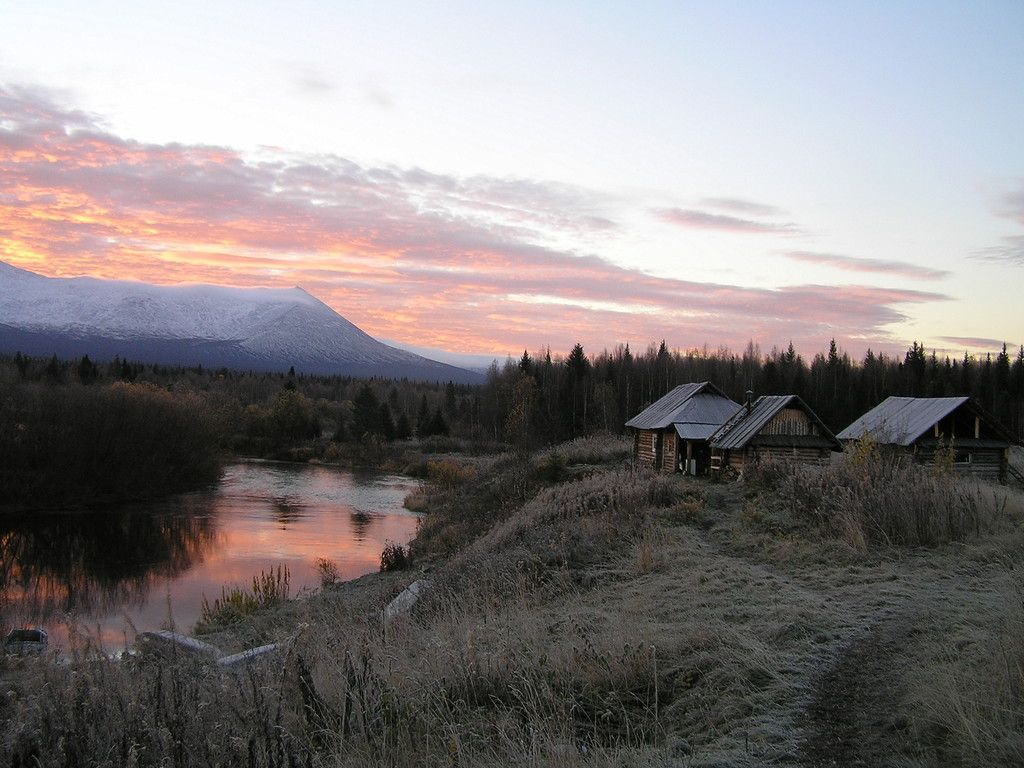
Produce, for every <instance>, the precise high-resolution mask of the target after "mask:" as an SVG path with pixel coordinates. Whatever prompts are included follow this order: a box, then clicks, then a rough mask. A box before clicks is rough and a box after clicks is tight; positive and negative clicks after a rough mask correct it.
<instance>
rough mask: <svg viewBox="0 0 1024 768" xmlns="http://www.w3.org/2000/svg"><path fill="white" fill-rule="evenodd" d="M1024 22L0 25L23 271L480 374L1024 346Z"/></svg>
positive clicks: (658, 10) (836, 14) (398, 6)
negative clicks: (111, 283) (211, 286)
mask: <svg viewBox="0 0 1024 768" xmlns="http://www.w3.org/2000/svg"><path fill="white" fill-rule="evenodd" d="M1022 41H1024V3H1021V2H1020V1H1019V0H1013V1H1011V2H1005V3H997V2H965V3H945V2H940V3H935V2H928V3H924V2H922V3H910V2H908V3H899V4H893V3H889V2H879V3H867V2H856V3H849V4H846V5H845V7H844V6H842V5H841V4H839V3H820V2H819V3H786V2H778V3H775V2H773V3H726V2H704V3H685V2H670V3H589V2H588V3H550V2H544V3H531V2H521V3H507V4H502V5H498V4H492V3H486V2H479V0H478V1H477V2H466V3H459V2H451V3H443V4H438V3H395V2H381V1H380V0H377V1H376V2H366V3H354V2H353V3H347V2H345V3H334V2H323V3H314V2H289V3H259V2H246V3H241V2H239V3H228V2H214V1H212V0H207V1H206V2H202V3H192V2H188V1H187V0H178V1H177V2H174V3H167V4H163V3H155V2H154V3H148V2H147V3H145V4H139V5H137V6H133V5H125V4H123V3H104V2H90V3H61V2H45V3H42V2H38V0H34V1H33V2H5V3H2V4H0V260H3V261H7V262H9V263H11V264H14V265H16V266H19V267H24V268H27V269H30V270H33V271H35V272H39V273H42V274H45V275H51V276H57V275H59V276H71V275H95V276H99V277H117V278H130V279H138V280H145V281H148V282H156V283H174V282H182V281H191V282H211V283H218V284H229V285H246V286H249V285H269V286H281V287H290V286H293V285H299V286H301V287H303V288H305V289H306V290H308V291H309V292H310V293H312V294H314V295H315V296H317V297H319V298H320V299H322V300H323V301H325V302H326V303H328V304H329V305H330V306H332V307H333V308H334V309H336V310H337V311H339V312H340V313H341V314H343V315H344V316H345V317H347V318H348V319H350V320H352V321H353V322H355V323H356V324H357V325H359V326H360V327H362V328H363V329H364V330H366V331H367V332H369V333H371V334H372V335H374V336H376V337H378V338H383V339H387V340H391V341H394V342H400V343H402V344H407V345H416V346H418V347H421V348H429V349H443V350H448V351H453V352H460V353H476V354H484V355H498V356H504V355H505V354H519V353H521V351H522V350H523V349H524V348H527V349H530V350H536V349H538V348H540V347H542V346H544V345H551V347H552V348H553V350H554V351H556V352H565V351H567V350H568V348H569V347H570V346H571V345H572V344H573V343H574V342H576V341H581V342H583V344H584V345H585V346H586V348H587V349H588V351H592V352H595V351H598V350H599V349H601V348H605V347H609V348H610V347H613V346H615V345H616V344H618V343H622V342H629V343H631V344H632V345H633V346H634V347H641V348H642V347H645V346H646V345H647V344H648V343H649V342H650V341H652V340H655V341H656V340H660V339H662V338H664V339H665V340H666V341H667V342H668V344H669V346H671V347H679V348H689V347H699V346H703V345H704V344H707V345H709V346H710V347H712V348H716V347H718V346H721V345H727V346H730V347H732V348H742V347H743V346H744V345H745V344H746V342H747V340H748V339H753V340H754V341H756V342H757V343H759V344H760V346H761V347H762V349H765V350H767V349H769V348H771V346H772V345H779V346H785V345H786V344H787V343H788V342H789V341H790V340H792V341H793V342H794V344H795V345H796V347H797V348H798V349H799V350H800V351H802V352H804V353H805V354H813V353H814V352H815V351H817V350H820V349H822V348H823V347H825V346H826V345H827V343H828V339H829V338H830V337H835V338H836V340H837V341H838V342H839V343H840V344H841V345H842V346H844V347H845V348H846V349H848V350H850V351H851V352H853V353H855V354H861V353H862V352H863V351H864V350H865V349H866V348H867V347H872V348H873V349H876V350H878V349H882V350H887V351H888V350H892V351H898V350H901V349H903V348H905V347H906V346H907V345H908V344H909V343H910V341H911V340H919V341H923V342H925V343H926V344H927V345H928V346H929V347H934V348H937V349H939V350H948V351H949V352H950V353H952V354H963V352H964V350H971V351H974V352H984V351H989V350H995V349H997V348H998V346H1000V345H1001V344H1002V343H1003V342H1004V341H1005V342H1007V343H1009V344H1010V345H1017V344H1021V343H1024V309H1022V306H1021V305H1022V295H1024V290H1022V287H1024V85H1022V84H1024V43H1022Z"/></svg>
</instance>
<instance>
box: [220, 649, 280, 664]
mask: <svg viewBox="0 0 1024 768" xmlns="http://www.w3.org/2000/svg"><path fill="white" fill-rule="evenodd" d="M280 647H281V645H280V643H271V644H270V645H261V646H258V647H256V648H250V649H249V650H247V651H242V652H241V653H235V654H232V655H231V656H222V657H221V658H219V659H217V666H219V667H223V668H225V669H231V668H232V667H239V666H243V665H245V664H248V663H249V662H250V661H254V660H256V659H258V658H260V657H262V656H266V655H268V654H271V653H276V652H277V651H278V650H279V649H280Z"/></svg>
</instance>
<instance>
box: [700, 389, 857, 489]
mask: <svg viewBox="0 0 1024 768" xmlns="http://www.w3.org/2000/svg"><path fill="white" fill-rule="evenodd" d="M710 446H711V468H712V469H716V470H718V469H723V468H725V467H732V468H733V469H735V470H736V471H738V472H742V471H743V469H744V467H745V466H746V465H747V464H748V463H750V462H756V461H758V460H759V459H761V458H765V457H771V458H775V459H787V460H790V461H794V460H795V461H799V462H801V463H806V464H825V463H827V462H828V461H829V459H830V457H831V455H832V452H833V451H840V450H842V447H843V446H842V444H841V443H840V442H839V440H837V439H836V436H835V435H833V434H832V432H831V431H830V430H829V428H828V427H826V426H825V424H824V423H823V422H822V421H821V419H819V418H818V416H817V414H815V413H814V411H813V410H811V408H810V406H809V405H807V403H805V402H804V401H803V400H801V399H800V398H799V397H798V396H797V395H764V396H762V397H759V398H757V400H756V401H754V402H753V403H751V402H750V401H749V400H748V401H747V404H746V405H744V406H743V407H741V408H740V410H739V411H737V412H736V413H735V414H734V415H733V417H732V418H731V419H729V421H727V422H726V423H725V424H723V425H722V426H721V427H720V428H719V429H718V430H717V431H716V432H715V433H714V434H713V435H712V436H711V440H710Z"/></svg>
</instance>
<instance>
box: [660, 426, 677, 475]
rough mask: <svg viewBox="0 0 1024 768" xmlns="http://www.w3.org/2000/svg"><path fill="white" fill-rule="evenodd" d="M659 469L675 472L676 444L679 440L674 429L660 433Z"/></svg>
mask: <svg viewBox="0 0 1024 768" xmlns="http://www.w3.org/2000/svg"><path fill="white" fill-rule="evenodd" d="M661 440H662V443H661V467H660V469H661V471H662V472H675V471H676V467H678V466H679V462H678V460H677V459H678V444H679V440H678V439H677V438H676V433H675V430H673V431H672V432H664V433H662V434H661Z"/></svg>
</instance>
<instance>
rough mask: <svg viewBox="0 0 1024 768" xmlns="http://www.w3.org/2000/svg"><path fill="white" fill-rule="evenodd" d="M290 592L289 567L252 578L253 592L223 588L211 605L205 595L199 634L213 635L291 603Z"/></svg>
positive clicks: (198, 624) (272, 570)
mask: <svg viewBox="0 0 1024 768" xmlns="http://www.w3.org/2000/svg"><path fill="white" fill-rule="evenodd" d="M290 592H291V572H290V571H289V570H288V566H287V565H285V566H280V565H279V566H277V570H276V571H275V570H274V569H273V568H271V569H270V570H269V571H260V573H259V575H258V576H253V577H252V589H251V590H247V589H244V588H243V587H232V588H231V589H228V588H227V587H221V592H220V597H218V598H214V601H213V603H212V604H211V603H210V601H209V600H207V598H206V595H203V603H202V608H201V610H200V614H199V621H198V622H196V626H195V631H196V632H197V633H203V632H210V631H212V630H214V629H218V628H222V627H226V626H230V625H231V624H235V623H237V622H239V621H241V620H242V619H244V618H245V617H246V616H251V615H252V614H254V613H256V612H257V611H261V610H264V609H266V608H270V607H272V606H275V605H277V604H279V603H283V602H284V601H286V600H287V599H288V596H289V594H290Z"/></svg>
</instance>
